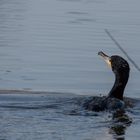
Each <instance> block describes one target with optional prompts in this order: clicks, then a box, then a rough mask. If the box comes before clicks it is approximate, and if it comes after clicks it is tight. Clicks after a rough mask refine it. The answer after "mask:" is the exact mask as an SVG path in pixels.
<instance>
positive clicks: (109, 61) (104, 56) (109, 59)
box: [98, 51, 111, 68]
mask: <svg viewBox="0 0 140 140" xmlns="http://www.w3.org/2000/svg"><path fill="white" fill-rule="evenodd" d="M98 55H100V56H101V57H102V58H103V59H104V61H105V62H106V63H107V65H108V66H109V67H110V68H111V57H109V56H108V55H106V54H105V53H103V52H102V51H100V52H98Z"/></svg>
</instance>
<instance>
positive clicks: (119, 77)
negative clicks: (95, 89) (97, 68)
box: [84, 52, 130, 111]
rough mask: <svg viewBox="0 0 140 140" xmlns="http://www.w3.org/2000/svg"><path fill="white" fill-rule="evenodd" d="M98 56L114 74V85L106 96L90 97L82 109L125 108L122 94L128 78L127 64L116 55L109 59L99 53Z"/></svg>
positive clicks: (128, 68) (128, 69)
mask: <svg viewBox="0 0 140 140" xmlns="http://www.w3.org/2000/svg"><path fill="white" fill-rule="evenodd" d="M98 55H100V56H101V57H102V58H103V59H104V60H105V62H106V63H107V64H108V65H109V67H111V68H112V71H113V72H114V74H115V83H114V85H113V87H112V89H111V91H110V92H109V94H108V96H106V97H104V96H103V97H92V99H90V100H88V101H86V102H85V103H84V107H85V109H88V110H92V111H103V110H117V109H123V108H124V106H125V103H124V100H123V94H124V89H125V86H126V84H127V81H128V78H129V71H130V67H129V64H128V62H127V61H126V60H125V59H124V58H122V57H121V56H118V55H113V56H111V57H110V56H108V55H106V54H105V53H103V52H99V53H98Z"/></svg>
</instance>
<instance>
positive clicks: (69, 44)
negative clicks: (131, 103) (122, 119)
mask: <svg viewBox="0 0 140 140" xmlns="http://www.w3.org/2000/svg"><path fill="white" fill-rule="evenodd" d="M139 5H140V1H139V0H133V1H132V0H1V1H0V89H1V95H0V97H1V99H0V100H1V108H0V112H1V113H0V122H1V124H2V125H1V126H0V135H1V137H0V139H2V140H7V139H13V140H14V139H44V140H45V139H46V138H47V139H49V140H51V139H62V140H63V139H66V140H68V139H75V140H77V139H79V140H81V139H82V140H90V139H106V140H108V139H113V138H114V139H115V138H116V137H114V133H112V132H110V129H109V128H110V125H111V123H110V118H108V115H106V114H98V115H97V117H95V116H96V115H94V114H92V115H91V114H90V115H83V113H81V112H80V113H79V114H80V115H68V114H69V113H68V114H67V113H64V112H65V109H64V107H65V106H64V104H63V103H65V101H67V100H68V101H69V100H70V101H71V99H72V105H73V106H75V105H76V106H77V104H75V102H76V101H77V98H78V100H80V98H81V96H80V95H84V96H87V95H99V94H102V95H106V94H107V93H108V92H109V90H110V88H111V86H112V85H113V82H114V75H113V73H112V72H111V70H110V69H109V68H108V67H107V66H106V64H105V63H104V62H103V61H102V59H100V57H99V56H98V55H97V53H98V51H100V50H102V51H104V52H106V53H107V54H109V55H113V54H118V55H121V56H123V57H124V58H126V56H125V55H124V54H123V53H122V52H121V51H120V50H119V49H118V48H117V47H116V45H115V44H114V42H113V41H112V40H111V39H110V38H109V36H108V35H107V34H106V32H105V29H107V30H109V31H110V33H111V34H112V35H113V37H114V38H115V39H116V40H117V41H118V42H119V43H120V44H121V45H122V47H123V49H124V50H125V51H126V52H127V53H128V55H129V56H130V57H131V58H132V59H133V60H134V61H135V63H136V64H137V65H138V66H140V61H139V60H140V56H139V52H140V47H139V44H140V16H139V13H140V8H139ZM126 59H127V58H126ZM129 63H130V67H131V74H130V80H129V83H128V85H127V88H126V90H125V95H126V96H128V97H132V98H139V97H140V95H139V93H140V88H139V83H140V74H139V71H137V69H135V67H134V66H133V64H131V62H129ZM3 90H9V91H7V92H8V94H6V95H5V94H4V93H5V91H3ZM12 90H21V92H22V93H24V94H25V95H23V94H21V93H20V92H18V93H16V91H15V92H14V91H12ZM27 90H28V91H31V92H33V91H35V92H36V91H38V94H34V93H30V92H27ZM40 91H43V93H42V92H40ZM44 92H45V93H46V94H45V93H44ZM49 92H50V93H49ZM54 92H55V93H54ZM2 93H3V94H2ZM11 93H12V94H11ZM56 93H58V95H57V94H56ZM70 93H74V94H75V95H74V94H70ZM50 94H52V95H50ZM60 95H61V96H62V97H61V99H60V98H59V96H60ZM67 96H68V97H67ZM43 97H44V98H43ZM47 97H48V98H47ZM82 97H83V96H82ZM67 98H68V99H67ZM73 98H74V99H73ZM7 100H8V101H7ZM45 101H46V102H45ZM59 101H62V104H63V105H60V104H57V105H56V106H55V107H54V108H53V107H50V108H49V109H48V110H46V109H44V106H47V107H48V105H50V104H51V103H52V105H53V104H54V103H55V102H59ZM66 104H67V103H66ZM14 105H15V106H14ZM12 106H14V107H13V108H11V107H12ZM30 106H33V108H30ZM37 106H39V109H36V107H37ZM40 106H41V107H42V106H43V109H41V107H40ZM73 106H72V108H74V107H73ZM47 107H46V108H47ZM69 108H70V105H69V103H68V104H67V109H68V110H70V109H69ZM78 108H79V106H78ZM60 110H61V111H62V112H61V111H60ZM138 110H139V109H138V108H137V109H136V111H135V113H130V116H131V117H132V118H133V124H132V125H131V126H130V127H128V128H127V129H126V133H125V135H124V134H123V138H124V139H125V138H126V139H131V140H132V139H134V140H136V139H139V137H140V134H139V132H138V130H139V129H140V122H139V120H140V117H139V115H140V112H139V111H138ZM66 112H67V111H66ZM66 114H67V115H66ZM84 114H85V112H84Z"/></svg>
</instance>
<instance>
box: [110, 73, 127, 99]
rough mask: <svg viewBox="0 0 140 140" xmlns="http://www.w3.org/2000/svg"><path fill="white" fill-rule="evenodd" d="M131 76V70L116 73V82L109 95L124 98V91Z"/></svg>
mask: <svg viewBox="0 0 140 140" xmlns="http://www.w3.org/2000/svg"><path fill="white" fill-rule="evenodd" d="M128 78H129V71H128V72H123V73H118V72H116V73H115V83H114V85H113V87H112V89H111V91H110V92H109V95H108V96H109V97H114V98H117V99H120V100H123V93H124V89H125V86H126V84H127V81H128Z"/></svg>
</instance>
